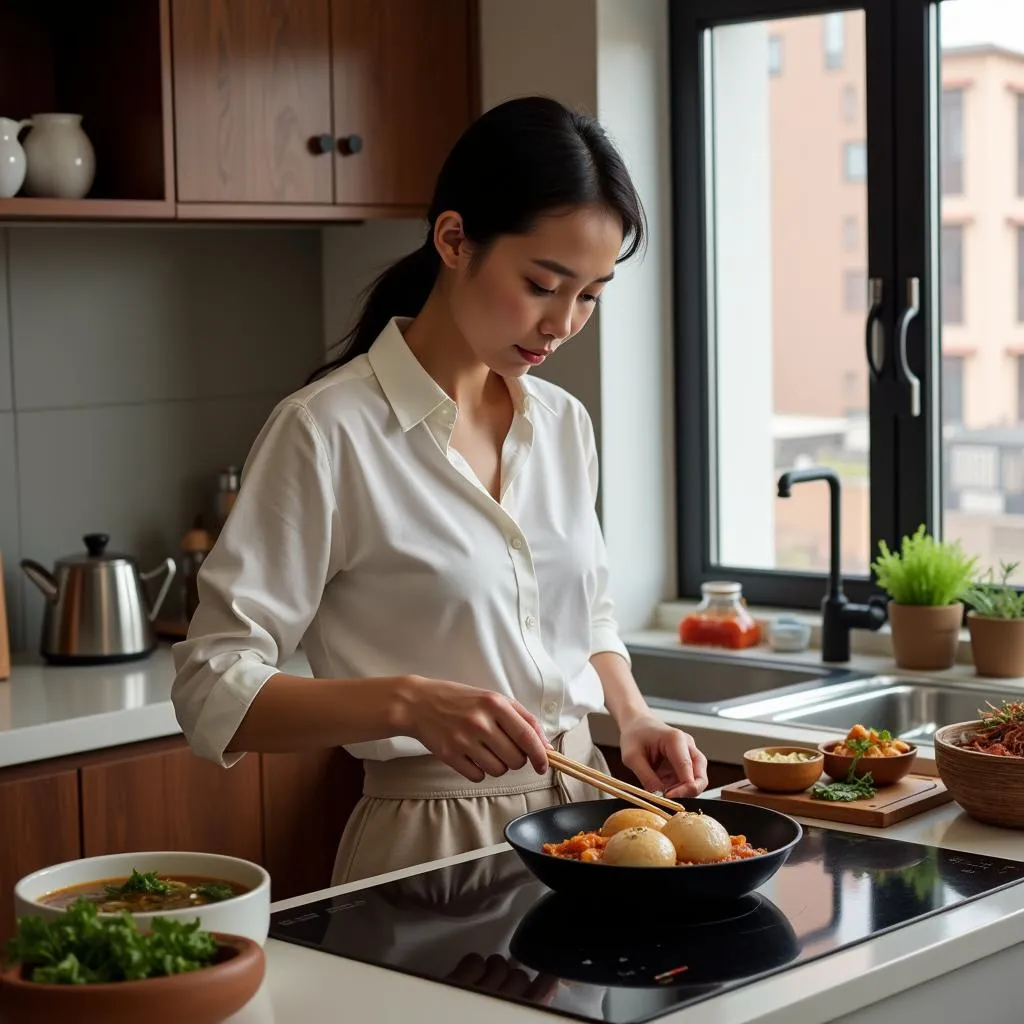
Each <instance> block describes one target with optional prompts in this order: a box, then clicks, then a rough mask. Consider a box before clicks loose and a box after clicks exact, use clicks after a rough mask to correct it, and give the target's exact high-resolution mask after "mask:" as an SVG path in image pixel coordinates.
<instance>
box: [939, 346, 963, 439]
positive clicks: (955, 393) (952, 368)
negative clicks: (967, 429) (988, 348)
mask: <svg viewBox="0 0 1024 1024" xmlns="http://www.w3.org/2000/svg"><path fill="white" fill-rule="evenodd" d="M942 420H943V422H944V423H945V424H946V425H947V426H954V427H958V426H960V425H961V424H962V423H963V421H964V357H963V356H943V357H942Z"/></svg>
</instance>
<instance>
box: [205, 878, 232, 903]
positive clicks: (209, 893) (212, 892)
mask: <svg viewBox="0 0 1024 1024" xmlns="http://www.w3.org/2000/svg"><path fill="white" fill-rule="evenodd" d="M195 891H196V895H197V896H205V897H206V899H208V900H214V901H218V900H229V899H231V897H232V896H234V895H235V890H234V889H232V888H231V886H230V885H225V884H224V883H223V882H202V883H201V884H200V885H197V886H196V889H195Z"/></svg>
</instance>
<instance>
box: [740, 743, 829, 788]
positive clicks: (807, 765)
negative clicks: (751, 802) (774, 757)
mask: <svg viewBox="0 0 1024 1024" xmlns="http://www.w3.org/2000/svg"><path fill="white" fill-rule="evenodd" d="M762 751H764V752H766V753H769V754H792V753H795V752H799V753H802V754H813V755H814V759H813V760H810V761H759V760H758V759H757V757H756V755H757V754H759V753H761V752H762ZM824 767H825V757H824V755H823V754H822V753H821V751H820V750H814V749H813V748H812V747H755V748H754V749H753V750H748V751H747V752H746V753H745V754H744V755H743V772H744V774H745V775H746V776H747V779H749V781H750V782H752V783H753V784H754V785H755V786H757V788H758V789H763V790H764V791H765V792H766V793H802V792H803V791H804V790H805V789H810V788H811V786H813V785H814V784H815V783H816V782H817V781H818V779H819V778H821V772H822V769H823V768H824Z"/></svg>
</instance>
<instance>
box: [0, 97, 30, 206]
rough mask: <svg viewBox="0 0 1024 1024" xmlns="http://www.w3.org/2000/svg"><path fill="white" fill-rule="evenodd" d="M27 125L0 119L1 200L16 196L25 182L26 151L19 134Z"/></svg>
mask: <svg viewBox="0 0 1024 1024" xmlns="http://www.w3.org/2000/svg"><path fill="white" fill-rule="evenodd" d="M26 125H27V122H26V121H15V120H13V119H12V118H9V117H0V199H10V198H12V197H13V196H16V195H17V194H18V190H19V189H20V188H21V186H22V183H23V182H24V181H25V167H26V160H25V150H24V149H23V148H22V145H21V143H20V142H19V141H18V134H19V133H20V132H21V129H22V128H24V127H26Z"/></svg>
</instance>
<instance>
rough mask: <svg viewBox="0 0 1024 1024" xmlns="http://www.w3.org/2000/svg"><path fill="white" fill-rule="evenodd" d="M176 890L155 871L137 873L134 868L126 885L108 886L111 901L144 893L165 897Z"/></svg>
mask: <svg viewBox="0 0 1024 1024" xmlns="http://www.w3.org/2000/svg"><path fill="white" fill-rule="evenodd" d="M173 888H174V886H173V885H171V883H170V882H165V881H163V879H161V878H160V876H159V875H158V874H157V873H156V872H155V871H136V870H135V868H132V873H131V874H130V875H129V876H128V878H127V880H126V881H125V883H124V885H108V886H107V887H106V889H107V896H108V898H109V899H112V900H116V899H117V898H118V897H119V896H124V895H125V894H126V893H130V892H144V893H151V894H154V895H158V896H165V895H166V894H167V893H169V892H170V891H171V890H172V889H173Z"/></svg>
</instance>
